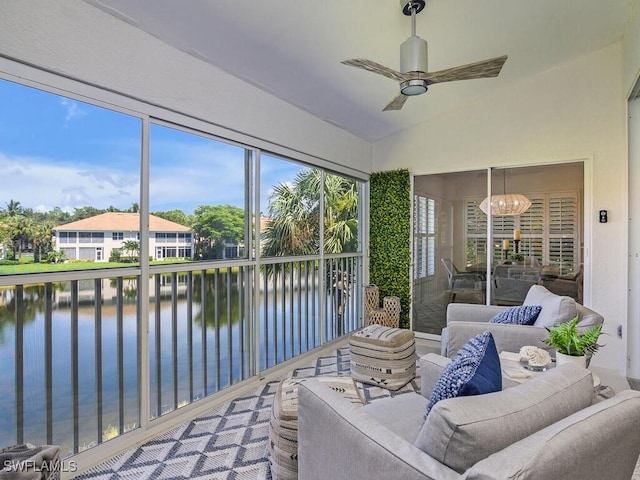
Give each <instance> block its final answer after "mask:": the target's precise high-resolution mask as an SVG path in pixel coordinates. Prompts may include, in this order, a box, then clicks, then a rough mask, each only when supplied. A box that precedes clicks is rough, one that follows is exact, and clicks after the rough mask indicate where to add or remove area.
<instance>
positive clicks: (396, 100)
mask: <svg viewBox="0 0 640 480" xmlns="http://www.w3.org/2000/svg"><path fill="white" fill-rule="evenodd" d="M407 98H409V97H407V96H406V95H403V94H402V93H398V94H397V95H396V96H395V97H393V100H391V101H390V102H389V103H388V104H387V106H386V107H384V108H383V109H382V111H383V112H388V111H389V110H400V109H401V108H402V107H403V105H404V102H406V101H407Z"/></svg>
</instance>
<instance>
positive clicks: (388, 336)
mask: <svg viewBox="0 0 640 480" xmlns="http://www.w3.org/2000/svg"><path fill="white" fill-rule="evenodd" d="M349 352H350V357H351V376H352V377H353V378H354V379H355V380H357V381H359V382H362V383H368V384H371V385H377V386H379V387H384V388H386V389H388V390H398V389H399V388H402V387H404V386H405V385H406V384H407V383H409V382H410V381H411V380H413V378H414V377H415V376H416V340H415V335H414V333H413V332H412V331H411V330H405V329H403V328H392V327H384V326H382V325H369V326H367V327H364V328H363V329H362V330H359V331H357V332H354V333H352V334H351V337H349Z"/></svg>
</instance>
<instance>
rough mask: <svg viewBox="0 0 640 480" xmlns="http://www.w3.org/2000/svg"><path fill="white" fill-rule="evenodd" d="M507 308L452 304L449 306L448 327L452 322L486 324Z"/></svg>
mask: <svg viewBox="0 0 640 480" xmlns="http://www.w3.org/2000/svg"><path fill="white" fill-rule="evenodd" d="M505 308H507V307H501V306H498V305H477V304H472V303H450V304H449V305H448V306H447V325H450V324H451V323H452V322H483V323H486V322H488V321H489V320H491V319H492V318H493V316H494V315H495V314H496V313H499V312H501V311H502V310H504V309H505Z"/></svg>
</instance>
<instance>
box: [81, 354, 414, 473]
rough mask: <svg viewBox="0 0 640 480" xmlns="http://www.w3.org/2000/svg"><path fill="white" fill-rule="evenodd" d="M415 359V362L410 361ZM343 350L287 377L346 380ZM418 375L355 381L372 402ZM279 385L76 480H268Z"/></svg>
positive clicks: (406, 388)
mask: <svg viewBox="0 0 640 480" xmlns="http://www.w3.org/2000/svg"><path fill="white" fill-rule="evenodd" d="M416 359H417V357H416ZM349 363H350V362H349V347H348V346H347V347H342V348H339V349H337V350H335V351H333V352H332V353H330V354H329V355H326V356H323V357H319V358H317V359H316V360H315V361H314V362H313V363H312V364H311V365H309V366H307V367H301V368H297V369H295V370H294V371H293V372H292V373H291V375H290V376H291V377H299V378H306V377H314V376H320V375H349V374H350V368H349ZM419 378H420V375H419V373H417V374H416V378H415V379H414V380H412V381H411V382H410V383H408V384H407V385H406V386H404V387H403V388H401V389H400V390H398V391H395V392H393V391H389V390H386V389H384V388H380V387H376V386H372V385H364V384H362V383H359V382H357V386H358V388H359V389H360V391H361V392H362V394H363V396H364V398H365V399H366V400H367V403H368V402H370V401H374V400H376V399H378V398H385V397H390V396H396V395H400V394H403V393H407V392H414V391H418V392H419V391H420V385H419ZM278 383H279V381H278V380H276V381H272V382H269V383H267V384H265V385H263V386H262V387H260V388H259V389H257V390H256V391H255V392H254V393H253V394H250V395H247V396H244V397H239V398H236V399H234V400H232V401H231V402H229V403H227V404H225V405H222V406H220V407H218V408H216V409H214V410H212V411H210V412H208V413H206V414H205V415H203V416H201V417H198V418H195V419H194V420H191V421H189V422H187V423H185V424H182V425H180V426H178V427H176V428H174V429H172V430H170V431H168V432H166V433H165V434H163V435H161V436H159V437H156V438H154V439H153V440H150V441H149V442H147V443H145V444H143V445H141V446H139V447H137V448H135V449H132V450H130V451H127V452H125V453H122V454H120V455H118V456H116V457H114V458H112V459H111V460H108V461H106V462H104V463H102V464H100V465H97V466H96V467H94V468H92V469H90V470H88V471H86V472H85V473H83V474H81V475H78V476H77V477H75V479H77V480H88V479H91V480H125V479H126V480H147V479H149V480H162V479H166V480H169V479H171V480H186V479H207V480H210V479H215V480H218V479H219V480H223V479H224V480H226V479H234V480H243V479H246V480H254V479H259V480H263V479H265V480H270V479H271V472H270V470H269V460H268V458H267V451H268V450H267V444H268V441H269V415H270V412H271V404H272V402H273V398H274V395H275V393H276V388H277V386H278Z"/></svg>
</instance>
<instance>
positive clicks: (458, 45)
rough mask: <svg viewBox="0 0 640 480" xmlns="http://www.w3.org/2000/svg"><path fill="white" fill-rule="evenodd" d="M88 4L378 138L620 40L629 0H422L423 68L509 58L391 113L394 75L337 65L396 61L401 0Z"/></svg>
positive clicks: (406, 29)
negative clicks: (496, 70) (489, 73)
mask: <svg viewBox="0 0 640 480" xmlns="http://www.w3.org/2000/svg"><path fill="white" fill-rule="evenodd" d="M85 1H86V2H87V3H90V4H92V5H95V6H97V7H99V8H101V9H103V10H105V11H107V12H109V13H111V14H113V15H115V16H116V17H118V18H120V19H122V20H124V21H126V22H128V23H130V24H132V25H134V26H136V27H138V28H140V29H142V30H144V31H146V32H148V33H150V34H151V35H153V36H155V37H157V38H159V39H161V40H162V41H164V42H166V43H168V44H170V45H173V46H175V47H176V48H178V49H180V50H183V51H184V52H187V53H189V54H192V55H194V56H196V57H198V58H200V59H202V60H205V61H207V62H210V63H212V64H214V65H216V66H217V67H218V68H221V69H222V70H225V71H227V72H229V73H231V74H232V75H234V76H237V77H239V78H242V79H244V80H246V81H247V82H249V83H252V84H254V85H256V86H258V87H260V88H261V89H263V90H265V91H267V92H270V93H272V94H273V95H275V96H277V97H279V98H281V99H284V100H286V101H287V102H289V103H291V104H293V105H296V106H298V107H299V108H302V109H304V110H306V111H308V112H310V113H312V114H313V115H315V116H317V117H320V118H322V119H324V120H326V121H328V122H330V123H332V124H334V125H337V126H339V127H341V128H344V129H345V130H348V131H350V132H352V133H354V134H355V135H357V136H359V137H361V138H363V139H366V140H369V141H376V140H379V139H381V138H384V137H386V136H388V135H391V134H393V133H396V132H398V131H401V130H404V129H406V128H409V127H411V126H413V125H416V124H418V123H421V122H424V121H427V120H430V119H432V118H434V117H435V116H437V115H439V114H441V113H443V112H446V111H448V110H451V109H454V108H456V107H458V106H460V105H461V104H463V103H465V102H470V101H473V100H474V99H475V98H477V97H478V96H480V95H485V94H489V93H491V92H494V91H496V90H497V89H500V88H503V87H505V86H507V85H510V84H512V83H513V82H517V81H519V80H521V79H522V78H524V77H527V76H530V75H534V74H536V73H538V72H541V71H544V70H547V69H549V68H552V67H554V66H555V65H558V64H560V63H563V62H566V61H568V60H571V59H573V58H575V57H578V56H581V55H584V54H587V53H589V52H592V51H594V50H597V49H600V48H602V47H605V46H607V45H610V44H612V43H614V42H616V41H618V40H620V39H621V38H622V36H623V34H624V31H625V28H626V25H627V22H628V19H629V15H630V14H631V11H632V4H633V2H634V1H635V0H482V1H480V0H427V6H426V8H425V9H424V10H423V11H422V13H420V14H419V15H418V16H417V26H416V33H417V35H418V36H420V37H422V38H424V39H426V40H427V41H428V42H429V71H436V70H441V69H444V68H449V67H453V66H457V65H462V64H466V63H471V62H475V61H478V60H484V59H487V58H491V57H495V56H499V55H503V54H507V55H509V59H508V60H507V63H506V64H505V66H504V67H503V69H502V72H501V74H500V76H499V77H498V78H492V79H481V80H465V81H459V82H452V83H444V84H437V85H433V86H431V87H430V88H429V91H428V92H427V93H426V94H424V95H422V96H419V97H414V98H410V99H409V100H408V102H407V103H406V104H405V106H404V108H403V109H402V110H400V111H397V112H382V111H381V110H382V108H383V107H384V106H385V105H386V104H387V103H388V102H389V100H391V98H392V97H393V96H394V95H395V94H396V93H397V91H398V86H397V84H396V83H395V82H394V81H393V80H390V79H388V78H385V77H382V76H379V75H375V74H373V73H370V72H366V71H363V70H358V69H355V68H353V67H348V66H345V65H342V64H340V61H341V60H345V59H349V58H358V57H362V58H368V59H370V60H374V61H376V62H378V63H381V64H383V65H386V66H389V67H391V68H394V69H399V46H400V44H401V43H402V42H403V41H404V40H405V39H406V38H407V37H408V36H409V35H410V28H411V21H410V18H409V17H407V16H405V15H403V14H402V12H401V8H400V1H399V0H315V1H311V0H298V1H292V0H257V1H250V2H247V1H237V0H189V1H178V0H136V1H131V0H85ZM540 88H545V86H544V85H541V86H540Z"/></svg>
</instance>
